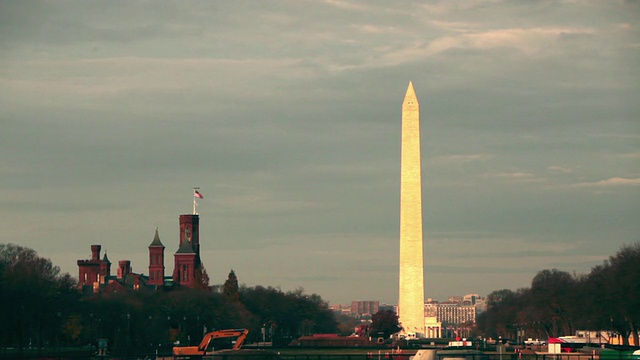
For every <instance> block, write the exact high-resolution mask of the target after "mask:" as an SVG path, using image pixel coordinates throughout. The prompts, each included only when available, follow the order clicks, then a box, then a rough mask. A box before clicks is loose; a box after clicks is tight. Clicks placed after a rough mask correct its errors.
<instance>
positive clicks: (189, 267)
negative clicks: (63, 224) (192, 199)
mask: <svg viewBox="0 0 640 360" xmlns="http://www.w3.org/2000/svg"><path fill="white" fill-rule="evenodd" d="M199 224H200V217H199V215H198V214H185V215H180V241H179V242H178V250H177V251H176V252H175V253H174V255H173V256H174V270H173V274H172V276H166V272H165V258H164V249H165V246H164V245H163V244H162V241H160V235H159V234H158V229H156V232H155V236H154V237H153V241H151V244H149V247H148V248H149V273H148V275H145V274H142V273H140V274H137V273H134V272H133V271H132V269H131V261H130V260H120V261H118V269H117V272H116V275H115V276H113V275H111V262H110V261H109V258H108V257H107V254H106V252H105V254H104V256H103V257H102V258H100V251H101V249H102V246H100V245H91V259H88V260H78V273H79V274H78V288H79V289H81V290H82V291H83V292H85V293H91V292H94V293H95V292H100V291H118V289H120V288H127V289H135V290H137V289H140V287H144V288H149V289H158V288H162V287H170V286H187V287H195V286H196V285H197V282H198V279H199V277H198V272H202V271H203V269H202V264H201V260H200V229H199V227H200V226H199Z"/></svg>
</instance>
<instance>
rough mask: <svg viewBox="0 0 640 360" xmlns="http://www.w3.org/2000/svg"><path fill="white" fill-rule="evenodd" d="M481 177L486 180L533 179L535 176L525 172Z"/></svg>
mask: <svg viewBox="0 0 640 360" xmlns="http://www.w3.org/2000/svg"><path fill="white" fill-rule="evenodd" d="M481 177H483V178H486V179H531V178H533V174H530V173H524V172H504V173H489V174H482V175H481Z"/></svg>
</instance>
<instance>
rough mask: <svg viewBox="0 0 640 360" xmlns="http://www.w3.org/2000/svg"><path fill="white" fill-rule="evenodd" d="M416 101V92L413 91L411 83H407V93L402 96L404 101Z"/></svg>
mask: <svg viewBox="0 0 640 360" xmlns="http://www.w3.org/2000/svg"><path fill="white" fill-rule="evenodd" d="M410 99H411V100H413V99H416V100H417V97H416V91H415V90H414V89H413V82H411V81H409V86H408V87H407V92H406V94H405V95H404V101H405V102H406V101H407V100H410Z"/></svg>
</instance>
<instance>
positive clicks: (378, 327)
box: [369, 310, 402, 339]
mask: <svg viewBox="0 0 640 360" xmlns="http://www.w3.org/2000/svg"><path fill="white" fill-rule="evenodd" d="M401 330H402V327H401V326H400V324H399V322H398V315H396V313H395V312H394V311H391V310H384V311H378V312H377V313H375V314H373V315H372V316H371V326H370V327H369V335H370V336H376V337H378V336H381V337H383V338H385V339H387V338H389V336H391V335H393V334H395V333H397V332H399V331H401Z"/></svg>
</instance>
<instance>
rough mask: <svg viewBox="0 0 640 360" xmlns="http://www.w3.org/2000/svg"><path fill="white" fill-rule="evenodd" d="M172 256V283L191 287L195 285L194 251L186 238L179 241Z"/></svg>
mask: <svg viewBox="0 0 640 360" xmlns="http://www.w3.org/2000/svg"><path fill="white" fill-rule="evenodd" d="M173 256H174V268H173V283H174V284H179V285H182V286H189V287H193V286H194V285H195V271H196V268H197V267H196V265H195V263H196V253H195V251H193V248H192V247H191V244H190V243H189V240H188V239H186V238H185V239H184V240H183V241H181V243H180V248H179V249H178V251H176V253H175V254H174V255H173Z"/></svg>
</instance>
